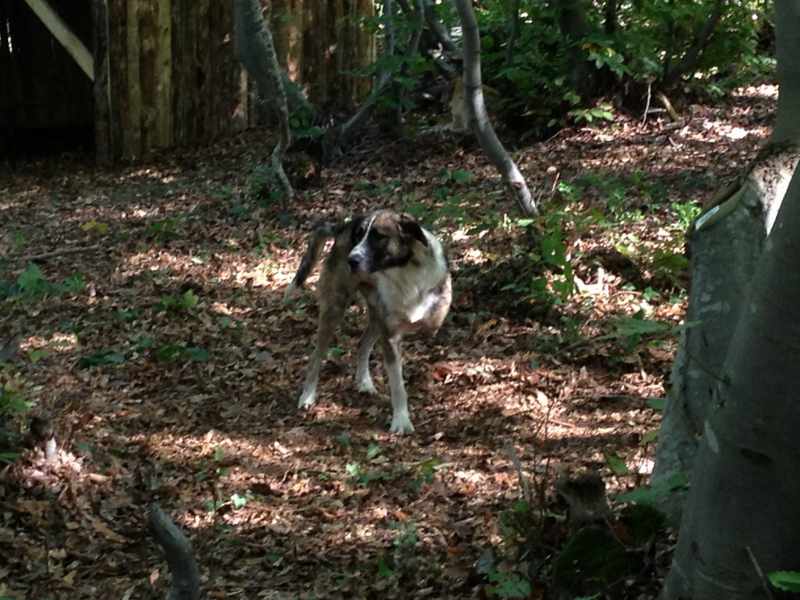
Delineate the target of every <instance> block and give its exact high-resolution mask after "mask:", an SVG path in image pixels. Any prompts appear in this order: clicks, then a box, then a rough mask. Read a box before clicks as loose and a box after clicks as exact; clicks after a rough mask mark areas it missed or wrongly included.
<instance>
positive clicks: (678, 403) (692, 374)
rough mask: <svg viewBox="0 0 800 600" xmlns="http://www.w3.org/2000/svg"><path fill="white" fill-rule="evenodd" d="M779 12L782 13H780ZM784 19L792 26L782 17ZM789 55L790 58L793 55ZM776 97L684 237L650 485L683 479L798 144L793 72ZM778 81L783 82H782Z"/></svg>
mask: <svg viewBox="0 0 800 600" xmlns="http://www.w3.org/2000/svg"><path fill="white" fill-rule="evenodd" d="M782 10H784V11H785V10H786V9H785V8H783V9H782ZM782 16H783V17H784V21H788V22H790V23H798V21H800V17H797V16H795V17H794V20H792V18H791V16H790V15H782ZM785 29H786V28H780V29H779V30H778V35H779V36H780V37H779V43H780V44H781V45H782V46H783V47H784V48H785V47H787V46H789V45H790V44H793V46H792V47H793V48H794V51H795V52H800V35H797V34H796V33H795V31H794V30H793V31H790V32H786V31H785ZM796 55H797V54H795V56H796ZM779 75H780V80H781V87H780V89H781V92H780V99H779V102H778V106H779V109H778V118H777V121H776V126H775V130H774V131H773V134H772V140H771V143H770V144H769V145H768V146H767V147H766V148H765V149H764V150H763V151H762V152H761V153H760V155H759V157H758V158H757V159H756V162H755V165H754V166H753V167H752V168H751V170H750V171H749V172H748V173H747V174H746V175H745V176H744V177H742V180H741V181H740V182H739V183H737V184H735V185H734V186H732V187H731V188H730V189H729V190H727V191H726V192H723V194H721V196H720V197H719V198H718V199H717V200H716V201H714V202H712V206H710V207H709V208H708V209H707V210H706V211H705V212H704V213H703V215H701V217H700V218H699V219H698V220H697V222H696V224H695V225H694V226H693V228H692V230H691V231H690V233H689V249H690V255H691V257H692V258H691V260H692V262H691V271H692V285H691V290H690V293H689V307H688V310H687V314H686V323H687V324H688V328H687V329H686V330H685V331H684V333H683V337H682V339H681V344H680V348H679V350H678V354H677V356H676V359H675V364H674V365H673V371H672V389H671V391H670V395H669V398H668V402H667V406H666V409H665V411H664V417H663V420H662V423H661V431H660V433H659V440H658V447H657V449H656V464H655V469H654V471H653V478H652V479H653V484H656V485H657V484H659V483H661V482H664V481H666V480H668V479H669V478H670V476H671V475H672V474H673V473H675V472H681V473H684V474H686V475H690V474H691V472H692V466H693V463H694V457H695V453H696V451H697V444H698V439H699V438H700V436H701V435H702V432H703V429H704V423H705V420H706V413H707V410H708V407H709V406H710V400H711V397H712V395H713V393H714V390H715V389H716V387H717V385H718V384H719V382H720V381H721V380H722V366H723V362H724V360H725V357H726V354H727V351H728V347H729V345H730V340H731V337H732V335H733V329H732V325H731V324H732V323H736V322H737V320H738V318H739V316H740V313H741V309H742V307H743V306H744V301H745V299H746V296H745V294H743V292H742V291H743V290H747V289H749V288H750V282H751V281H752V278H753V276H754V273H755V271H756V267H757V263H758V260H759V256H760V255H761V252H762V248H763V246H764V243H765V240H766V238H767V236H768V235H769V232H770V230H771V229H772V225H773V223H774V221H775V216H776V214H777V212H778V209H779V208H780V205H781V200H782V198H783V196H784V193H785V191H786V188H787V186H788V184H789V180H790V178H791V176H792V173H793V172H794V169H795V167H796V165H797V162H798V157H799V156H800V155H799V154H798V150H797V148H796V147H795V146H794V145H793V144H792V143H791V142H792V140H795V141H796V142H800V124H798V121H800V119H798V118H797V115H798V114H800V112H798V110H797V109H798V107H800V85H798V86H796V87H795V86H792V85H791V81H790V80H792V78H797V80H798V81H800V68H797V66H796V65H795V63H794V62H790V65H789V67H787V68H783V67H782V66H781V65H779ZM784 82H786V83H789V84H790V85H785V84H784ZM684 501H685V494H684V493H682V492H678V493H676V494H674V495H671V496H668V497H666V498H664V499H663V504H662V509H663V510H664V511H665V512H666V513H667V514H668V516H669V517H670V519H671V521H672V522H673V523H674V524H677V523H678V522H679V521H680V517H681V510H682V507H683V503H684Z"/></svg>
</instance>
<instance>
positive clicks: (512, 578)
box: [486, 571, 531, 598]
mask: <svg viewBox="0 0 800 600" xmlns="http://www.w3.org/2000/svg"><path fill="white" fill-rule="evenodd" d="M488 577H489V581H490V582H491V583H492V585H490V586H488V587H487V588H486V591H487V593H488V594H489V596H496V597H497V598H529V597H530V595H531V584H530V582H529V581H528V580H527V579H526V578H525V577H523V576H522V575H520V574H519V573H515V572H513V571H492V572H491V573H489V575H488Z"/></svg>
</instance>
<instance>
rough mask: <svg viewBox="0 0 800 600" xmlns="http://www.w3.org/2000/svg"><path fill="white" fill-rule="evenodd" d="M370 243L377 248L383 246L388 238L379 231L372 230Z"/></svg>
mask: <svg viewBox="0 0 800 600" xmlns="http://www.w3.org/2000/svg"><path fill="white" fill-rule="evenodd" d="M372 241H373V242H374V243H376V244H378V245H379V246H383V245H385V244H386V243H387V242H388V241H389V236H387V235H384V234H382V233H381V232H380V231H376V230H374V229H373V230H372Z"/></svg>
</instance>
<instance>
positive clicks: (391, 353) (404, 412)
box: [381, 336, 414, 434]
mask: <svg viewBox="0 0 800 600" xmlns="http://www.w3.org/2000/svg"><path fill="white" fill-rule="evenodd" d="M381 347H382V349H383V364H384V366H385V367H386V375H387V377H388V379H389V389H390V390H391V396H392V424H391V425H390V426H389V431H390V432H392V433H400V434H402V433H414V426H413V425H412V424H411V418H410V417H409V415H408V396H407V394H406V386H405V384H404V383H403V364H402V362H401V358H400V338H399V336H396V337H393V338H388V339H387V338H382V339H381Z"/></svg>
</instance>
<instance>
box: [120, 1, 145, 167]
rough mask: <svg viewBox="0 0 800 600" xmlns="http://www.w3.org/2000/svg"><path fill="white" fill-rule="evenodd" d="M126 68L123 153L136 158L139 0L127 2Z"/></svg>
mask: <svg viewBox="0 0 800 600" xmlns="http://www.w3.org/2000/svg"><path fill="white" fill-rule="evenodd" d="M126 5H127V13H128V22H127V28H126V32H127V60H126V63H127V66H128V81H127V84H128V94H127V96H128V115H127V116H128V123H126V124H125V125H123V132H124V135H125V143H124V146H125V147H124V150H123V153H124V154H125V155H126V156H129V157H132V158H136V157H139V156H141V154H142V83H141V79H140V75H139V72H140V69H139V61H140V60H141V56H140V55H141V45H140V41H139V0H127V3H126Z"/></svg>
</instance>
